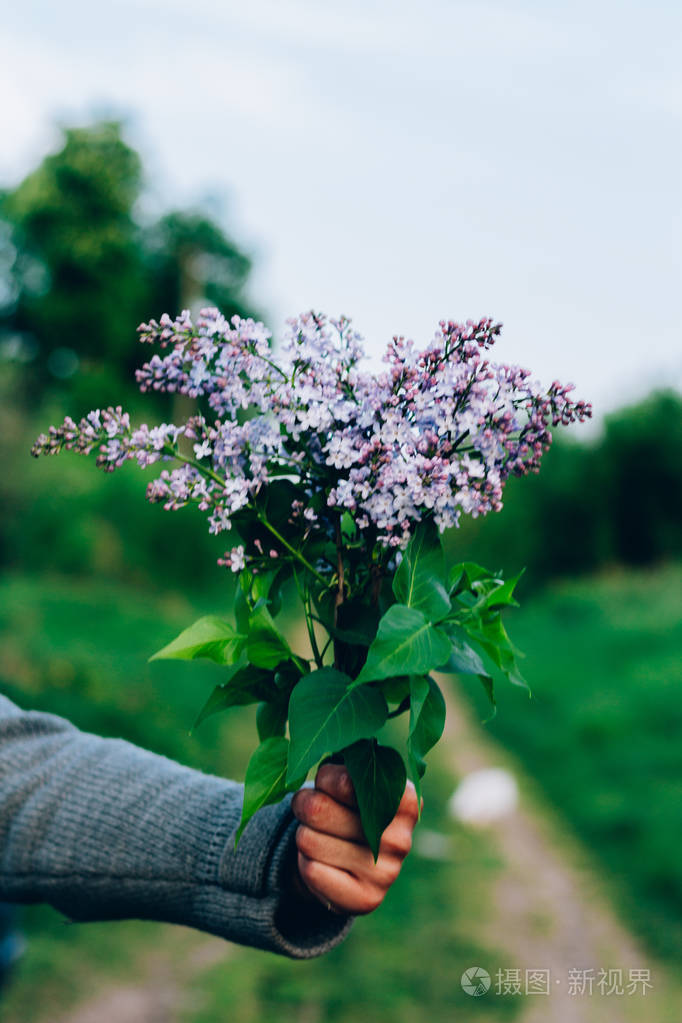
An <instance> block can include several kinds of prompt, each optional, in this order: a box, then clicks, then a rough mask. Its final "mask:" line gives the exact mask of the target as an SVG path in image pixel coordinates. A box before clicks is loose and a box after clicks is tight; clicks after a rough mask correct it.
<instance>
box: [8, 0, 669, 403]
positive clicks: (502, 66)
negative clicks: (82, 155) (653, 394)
mask: <svg viewBox="0 0 682 1023" xmlns="http://www.w3.org/2000/svg"><path fill="white" fill-rule="evenodd" d="M681 50H682V6H680V5H679V4H678V3H672V2H665V3H664V2H661V0H653V2H651V3H648V4H646V5H645V4H644V3H643V2H639V3H632V2H628V0H620V2H618V3H616V2H600V0H590V2H587V0H572V2H571V3H570V4H569V3H563V4H559V3H553V2H542V3H541V2H539V0H538V2H532V0H527V2H518V0H506V2H499V3H495V2H488V0H480V2H479V0H471V2H467V3H462V2H459V0H420V2H419V3H416V2H409V3H408V2H402V0H393V2H390V3H387V2H383V0H382V2H372V0H364V2H363V3H359V2H357V0H344V2H343V3H341V2H338V0H326V2H325V3H324V4H322V3H319V2H318V3H313V2H309V0H293V2H289V0H248V2H243V3H240V4H237V3H234V2H232V0H222V2H209V0H192V3H189V4H188V3H187V2H186V0H134V2H133V0H110V2H109V3H108V4H107V5H94V4H92V3H91V2H87V3H86V2H83V0H61V2H60V3H59V4H54V3H52V2H49V3H47V2H45V3H44V2H37V0H25V2H23V3H22V4H17V5H12V8H11V9H10V8H9V7H7V8H6V9H5V10H4V11H3V18H2V29H1V30H0V96H2V102H1V103H0V138H1V139H2V144H1V145H0V186H2V185H5V186H8V185H12V184H14V183H16V182H17V181H18V180H20V179H21V177H22V176H23V175H24V174H25V173H26V172H28V171H29V170H30V169H31V168H32V167H33V166H35V164H36V163H37V162H38V161H39V160H40V159H41V158H42V157H43V156H44V155H45V154H46V153H47V152H48V151H50V150H53V149H55V148H56V147H57V145H58V140H59V133H58V130H57V127H56V126H57V125H58V124H60V123H61V124H65V125H71V124H82V123H87V122H88V120H91V119H92V118H93V117H95V116H99V115H102V114H106V115H108V116H111V115H115V116H119V117H124V118H125V119H126V120H127V123H128V130H127V133H128V138H129V140H130V141H131V142H132V143H133V144H134V145H135V146H136V147H137V148H138V149H140V151H141V152H142V154H143V157H144V160H145V165H146V168H147V172H148V180H149V186H150V195H149V199H148V203H149V205H150V208H151V207H152V206H154V205H158V206H168V205H170V204H173V205H177V204H191V203H196V202H198V201H202V202H206V203H208V204H210V207H211V209H213V210H215V211H217V212H218V213H219V215H220V217H221V219H222V221H223V223H224V224H225V226H226V228H227V229H228V231H229V232H230V233H232V234H233V235H234V236H235V237H236V238H237V240H238V241H239V242H240V244H241V245H242V247H244V248H246V249H247V250H248V251H249V252H251V253H252V255H253V257H254V259H255V272H254V275H253V280H252V284H251V294H252V297H253V299H254V301H255V302H256V304H257V305H258V307H259V308H263V309H265V310H267V311H268V318H269V322H270V323H271V324H272V325H273V326H274V327H275V328H276V329H277V328H278V327H280V326H281V325H282V324H283V322H284V319H285V318H286V317H287V316H289V315H293V314H295V313H297V312H300V311H302V310H304V309H310V308H314V309H316V310H322V311H324V312H327V313H329V314H330V315H338V314H341V313H343V314H345V315H348V316H351V317H352V318H353V321H354V323H355V325H356V327H357V328H358V329H359V330H360V331H361V332H362V333H363V334H364V335H365V337H366V339H367V343H368V347H369V349H370V351H371V352H373V353H375V354H378V353H379V352H380V351H381V350H382V349H383V348H384V347H385V344H386V342H387V341H388V340H389V338H390V337H391V336H392V335H393V334H405V335H407V336H410V337H413V338H414V339H415V340H416V341H417V342H419V343H426V342H427V341H428V340H430V338H431V336H432V334H433V331H434V329H435V327H436V325H437V323H438V321H439V320H440V319H443V318H447V319H467V318H474V319H477V318H479V317H481V316H488V315H489V316H492V317H493V318H495V319H496V320H501V321H502V322H503V323H504V330H503V333H502V337H501V338H500V341H499V342H498V346H499V347H498V348H497V349H496V357H497V359H498V360H499V361H504V362H513V363H519V364H521V365H524V366H528V367H530V368H531V369H532V370H533V371H534V373H535V374H537V376H538V377H539V378H540V379H542V380H544V381H546V382H547V383H549V382H550V381H551V380H553V379H555V378H558V379H560V380H562V381H567V380H570V381H573V382H575V383H576V385H577V389H576V395H577V396H579V397H582V398H586V399H588V400H591V401H592V402H593V404H594V406H595V411H596V413H597V416H598V417H599V418H601V416H602V415H603V414H604V413H605V412H608V411H609V410H610V409H613V408H615V407H617V406H619V405H621V404H623V403H625V402H628V401H632V400H636V399H637V398H639V397H641V396H642V395H644V394H645V393H647V392H648V391H649V390H651V389H652V388H654V387H657V386H665V385H673V386H676V387H678V388H682V330H681V328H682V312H681V306H682V302H681V295H682V288H681V283H682V282H681V281H680V239H681V238H682V202H681V198H682V184H681V182H682V173H681V172H682V131H681V127H682V125H681V123H680V122H681V121H682V60H681V56H682V54H681ZM158 312H160V311H157V310H151V311H150V315H157V313H158Z"/></svg>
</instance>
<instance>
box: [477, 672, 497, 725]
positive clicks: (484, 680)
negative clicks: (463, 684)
mask: <svg viewBox="0 0 682 1023" xmlns="http://www.w3.org/2000/svg"><path fill="white" fill-rule="evenodd" d="M478 680H479V682H480V683H481V685H482V686H483V691H484V692H485V695H486V696H487V697H488V700H489V702H490V706H491V708H492V710H491V712H490V714H489V715H488V717H487V718H484V719H483V721H482V722H481V724H483V725H487V723H488V722H489V721H492V719H493V718H494V717H495V715H496V714H497V704H496V703H495V683H494V682H493V680H492V679H491V677H490V675H488V674H487V673H486V674H484V675H479V676H478Z"/></svg>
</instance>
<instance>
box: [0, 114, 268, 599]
mask: <svg viewBox="0 0 682 1023" xmlns="http://www.w3.org/2000/svg"><path fill="white" fill-rule="evenodd" d="M144 188H145V179H144V173H143V166H142V161H141V158H140V156H139V154H138V153H137V152H136V151H135V150H134V149H133V148H132V147H131V146H130V145H129V143H128V142H127V141H126V140H125V133H124V128H123V126H122V125H121V124H120V123H119V122H116V121H103V122H98V123H95V124H91V125H89V126H86V127H80V128H66V129H65V130H64V131H63V137H62V141H61V145H60V147H59V148H58V151H57V152H55V153H53V154H51V155H49V156H46V157H45V159H43V160H42V161H41V162H40V164H39V165H38V166H37V167H36V168H35V169H34V170H33V171H32V172H31V173H30V174H28V175H27V177H26V178H24V180H23V181H21V182H20V183H19V184H18V185H17V186H16V187H15V188H12V189H9V190H5V191H4V192H0V427H1V429H0V461H1V462H2V465H3V471H2V473H0V564H1V565H3V566H4V567H12V568H14V569H16V570H28V571H39V572H40V571H46V570H47V571H49V570H52V571H59V572H70V573H75V574H85V575H87V574H88V573H92V572H96V573H98V574H100V575H103V576H105V577H106V576H109V577H110V578H113V577H116V578H125V579H128V580H130V579H134V580H135V581H137V582H145V581H150V580H153V581H154V582H155V583H158V584H160V585H162V586H164V585H168V584H172V583H179V584H180V585H181V586H183V585H191V584H195V585H196V586H197V587H201V586H202V585H205V584H206V583H207V582H210V581H211V580H215V579H216V578H217V577H218V576H219V575H220V570H218V569H216V566H215V558H216V557H217V556H218V554H220V553H221V548H220V546H219V541H218V540H217V539H216V538H215V537H210V536H209V535H208V533H207V531H206V527H205V524H204V523H203V522H201V521H200V520H199V517H198V516H193V515H192V514H191V513H190V512H188V513H186V514H182V515H179V516H177V517H176V516H174V515H173V516H170V515H166V514H164V513H163V512H161V510H160V509H159V508H152V507H151V506H149V505H147V504H146V502H145V501H144V488H145V484H146V478H145V476H144V474H142V473H140V472H139V470H137V468H136V467H135V466H128V467H126V470H122V471H121V473H120V474H117V479H116V480H113V481H112V480H110V479H109V478H107V477H106V476H105V475H104V474H101V473H97V472H94V471H93V466H92V465H89V464H85V463H82V464H81V460H80V459H73V460H69V462H68V464H65V465H63V466H62V467H58V466H51V465H40V466H38V465H37V464H36V463H34V462H33V460H32V459H30V458H29V456H28V452H29V450H30V445H31V442H32V440H33V438H34V437H35V435H36V434H37V433H38V432H40V430H43V429H44V428H45V426H46V424H48V423H50V422H58V421H59V420H60V419H62V418H63V417H64V415H66V414H69V415H72V416H74V417H78V416H80V415H83V414H84V413H85V412H87V411H88V410H89V409H91V408H95V407H99V408H101V407H103V406H106V405H117V404H123V405H125V406H127V407H128V408H129V409H130V410H131V412H133V414H134V415H135V416H136V417H137V416H138V415H139V416H145V417H148V418H149V419H151V420H154V419H156V418H157V417H159V418H164V417H170V416H172V415H174V414H181V413H183V414H186V413H187V411H188V410H187V409H180V410H178V408H177V407H172V404H173V403H172V402H170V401H168V399H167V398H165V397H164V396H159V395H154V394H147V395H145V396H144V397H142V396H140V395H139V393H138V391H137V388H136V385H135V378H134V369H135V367H136V366H138V365H139V364H140V363H141V362H142V361H143V359H144V358H145V357H147V356H148V354H149V353H148V351H147V350H146V349H142V348H141V347H140V346H139V345H138V344H137V337H136V332H135V328H136V327H137V325H138V323H140V322H141V321H142V320H148V319H150V318H151V317H157V318H158V317H159V316H160V314H161V313H163V312H168V313H171V314H173V315H175V314H176V313H178V312H179V311H180V310H181V309H182V308H187V307H195V306H198V305H199V306H200V305H206V304H211V305H217V306H218V307H219V308H220V309H221V311H222V312H223V313H224V314H225V315H228V316H230V315H232V314H233V313H238V314H239V315H242V316H247V315H256V314H255V313H254V311H253V310H251V308H250V307H249V305H248V302H247V300H246V298H245V297H244V289H245V286H246V283H247V280H248V276H249V273H250V270H251V260H250V258H249V257H248V255H247V254H246V253H245V252H244V251H242V249H241V248H240V247H239V245H238V244H237V243H236V242H235V241H234V240H233V239H232V238H231V237H230V236H229V235H228V234H227V233H226V232H225V231H224V230H223V228H222V227H221V225H220V224H219V223H218V222H217V220H216V219H215V218H214V217H213V216H212V215H211V214H210V212H208V211H206V210H204V209H201V208H192V209H186V210H171V211H170V212H167V213H165V214H164V215H163V216H161V217H159V218H158V219H156V220H152V219H151V218H148V219H147V220H144V219H143V218H142V216H141V214H140V207H141V199H142V198H143V196H144Z"/></svg>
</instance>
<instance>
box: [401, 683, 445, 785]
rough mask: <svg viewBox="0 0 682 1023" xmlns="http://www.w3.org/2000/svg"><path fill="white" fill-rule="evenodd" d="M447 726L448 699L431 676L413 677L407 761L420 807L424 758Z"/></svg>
mask: <svg viewBox="0 0 682 1023" xmlns="http://www.w3.org/2000/svg"><path fill="white" fill-rule="evenodd" d="M444 726H445V700H444V699H443V694H442V693H441V691H440V689H439V687H438V686H437V684H436V683H435V682H434V680H433V679H432V678H430V677H429V676H424V675H421V676H417V675H412V676H411V677H410V726H409V733H408V737H407V761H408V766H409V768H410V777H411V778H412V781H413V782H414V786H415V788H416V790H417V802H418V803H419V804H421V779H422V778H423V776H424V772H425V770H426V762H425V760H424V757H425V756H426V754H427V753H428V752H429V750H430V749H431V748H432V747H433V746H435V745H436V743H437V742H438V740H439V739H440V737H441V735H442V734H443V728H444Z"/></svg>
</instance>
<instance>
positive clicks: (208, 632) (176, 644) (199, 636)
mask: <svg viewBox="0 0 682 1023" xmlns="http://www.w3.org/2000/svg"><path fill="white" fill-rule="evenodd" d="M245 639H246V636H244V635H242V634H241V633H239V632H237V631H236V630H235V628H234V626H233V625H230V623H229V622H224V621H223V620H222V619H221V618H217V617H216V616H215V615H206V616H205V617H204V618H200V619H199V620H198V621H197V622H195V623H194V625H190V626H189V628H187V629H184V631H183V632H181V633H180V635H179V636H176V638H175V639H174V640H173V641H172V642H171V643H169V644H168V645H167V646H165V647H163V648H162V649H161V650H157V652H156V653H155V654H152V656H151V657H150V658H149V660H150V661H158V660H179V661H194V660H196V659H197V658H198V657H205V658H207V659H208V660H210V661H215V662H216V664H234V662H235V661H237V660H238V659H239V655H240V653H241V650H242V648H243V646H244V641H245Z"/></svg>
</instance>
